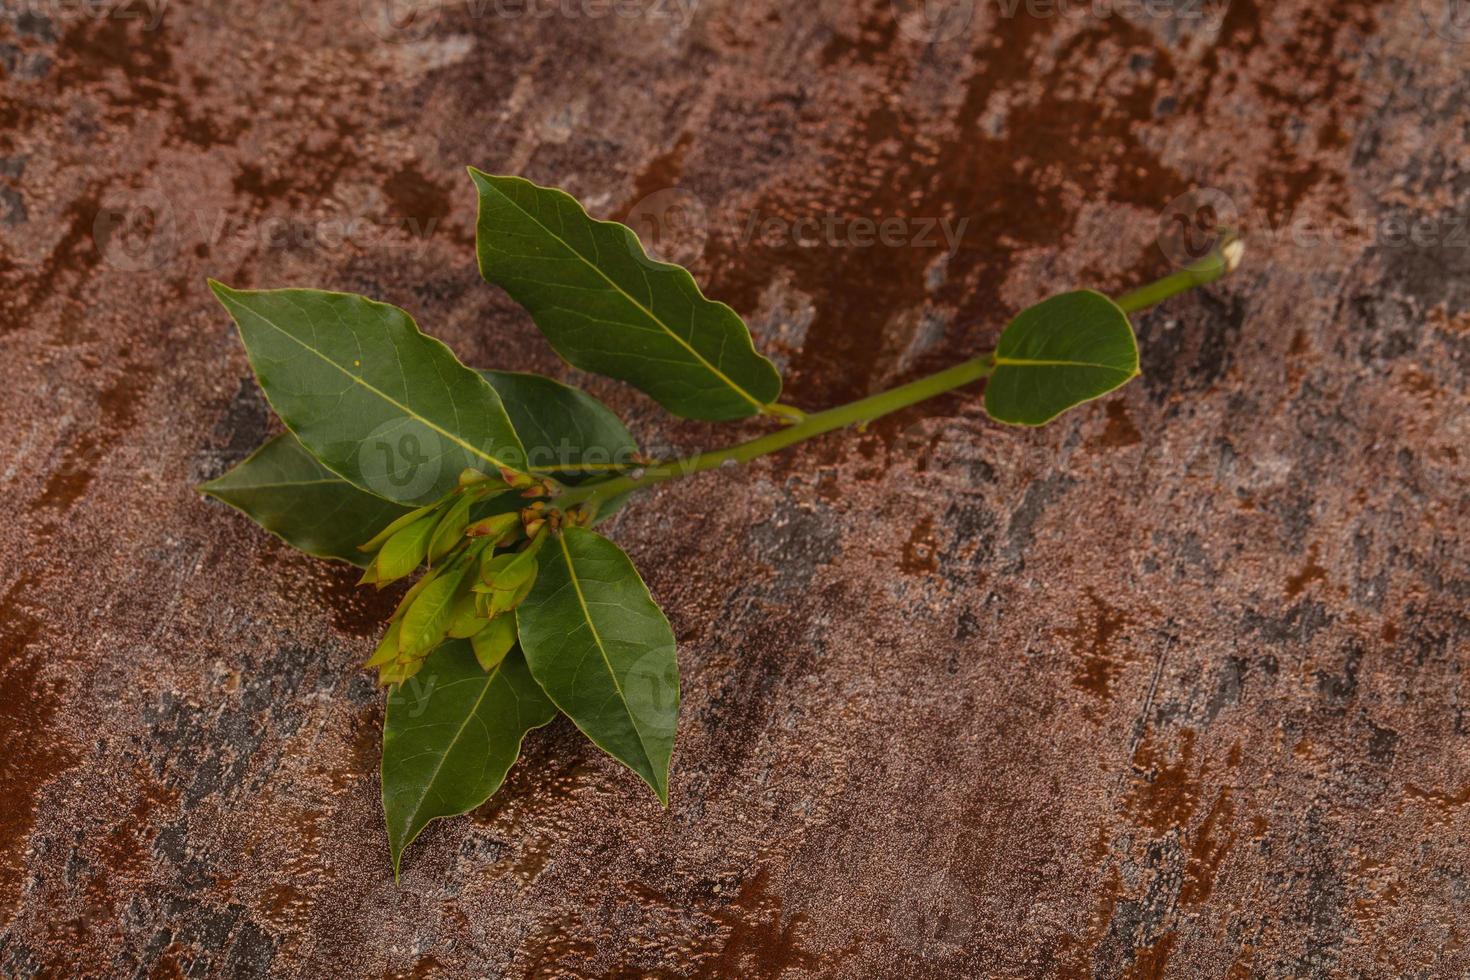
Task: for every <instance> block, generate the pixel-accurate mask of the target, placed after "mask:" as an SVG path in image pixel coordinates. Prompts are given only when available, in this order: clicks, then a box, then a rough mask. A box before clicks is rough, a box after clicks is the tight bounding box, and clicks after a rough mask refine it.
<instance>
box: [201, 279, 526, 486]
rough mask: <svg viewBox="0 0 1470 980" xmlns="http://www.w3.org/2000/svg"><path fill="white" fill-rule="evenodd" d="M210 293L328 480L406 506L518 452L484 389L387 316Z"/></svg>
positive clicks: (398, 318)
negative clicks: (333, 477)
mask: <svg viewBox="0 0 1470 980" xmlns="http://www.w3.org/2000/svg"><path fill="white" fill-rule="evenodd" d="M210 288H212V289H213V290H214V294H215V295H216V296H217V297H219V300H220V302H221V303H223V304H224V306H225V308H226V309H227V310H229V312H230V315H231V316H233V317H234V318H235V322H236V324H237V325H238V326H239V328H240V339H241V340H242V341H244V343H245V351H246V353H247V354H248V355H249V357H250V366H251V367H252V368H254V370H255V376H256V378H257V379H259V381H260V386H261V388H262V389H263V390H264V391H265V395H266V398H267V399H268V400H269V401H270V403H271V407H272V408H274V409H275V410H276V414H278V415H280V417H281V419H282V420H283V421H284V422H285V423H286V427H287V428H289V429H290V430H291V431H292V432H294V433H295V434H296V436H297V438H298V439H300V440H301V444H302V445H303V446H305V447H306V448H307V449H308V450H310V451H311V452H312V453H313V454H314V455H315V456H316V457H317V458H318V459H320V460H321V461H322V463H323V464H325V465H326V466H327V467H328V468H329V469H331V470H333V471H334V472H337V473H340V474H341V475H342V476H344V477H346V478H347V479H349V480H351V481H352V482H353V483H355V484H357V485H358V486H359V487H361V488H363V489H364V490H367V491H370V492H372V493H376V494H378V495H379V496H383V497H387V498H389V499H391V500H396V501H399V502H400V503H406V504H423V503H428V502H429V501H432V500H437V499H439V498H440V497H442V496H443V495H444V494H446V493H448V492H449V491H450V490H452V489H453V488H454V487H455V485H456V484H457V482H458V480H459V474H460V473H461V471H463V470H465V469H467V468H470V467H474V468H476V469H488V470H493V469H495V468H498V467H511V468H512V469H517V470H518V469H520V468H521V467H522V466H523V465H524V461H525V451H524V450H523V449H522V448H521V444H520V440H518V439H517V438H516V434H515V430H514V429H513V428H512V427H511V424H510V419H509V418H507V417H506V414H505V409H504V407H502V405H501V404H500V396H499V395H497V394H496V393H495V389H494V388H492V387H491V386H490V385H489V383H488V382H486V381H485V379H484V378H482V377H480V376H479V375H478V374H476V373H475V372H474V371H471V370H470V369H469V368H467V367H465V366H464V365H463V364H461V363H460V362H459V361H458V360H457V359H456V358H455V356H454V354H453V353H451V352H450V350H449V348H448V347H445V346H444V345H443V344H442V343H440V342H439V341H437V340H435V339H433V338H432V337H428V336H425V335H424V334H422V333H420V332H419V328H418V327H417V326H416V325H415V324H414V322H413V319H412V318H411V317H410V316H409V315H408V314H407V313H405V312H404V311H403V310H400V309H398V308H397V307H396V306H388V305H387V304H385V303H375V302H373V301H372V300H369V299H365V298H364V297H361V296H353V295H349V294H346V293H329V292H323V291H320V290H315V289H268V290H256V291H252V290H236V289H230V288H229V287H227V286H223V285H221V284H220V283H217V282H211V283H210Z"/></svg>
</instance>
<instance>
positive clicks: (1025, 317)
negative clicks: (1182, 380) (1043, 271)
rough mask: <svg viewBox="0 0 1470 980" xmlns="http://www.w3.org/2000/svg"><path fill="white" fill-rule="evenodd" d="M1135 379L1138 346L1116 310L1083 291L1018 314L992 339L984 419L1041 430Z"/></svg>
mask: <svg viewBox="0 0 1470 980" xmlns="http://www.w3.org/2000/svg"><path fill="white" fill-rule="evenodd" d="M1137 376H1138V343H1137V342H1136V341H1135V340H1134V338H1133V328H1132V327H1131V326H1129V324H1128V316H1127V314H1125V313H1124V312H1123V311H1122V310H1121V309H1120V308H1119V307H1118V304H1116V303H1114V302H1113V301H1112V300H1110V299H1108V298H1107V297H1106V296H1104V295H1102V294H1101V293H1095V292H1093V291H1092V290H1090V289H1083V290H1078V291H1077V292H1073V293H1063V294H1062V295H1060V296H1053V297H1052V298H1051V299H1048V300H1045V301H1043V302H1041V303H1038V304H1037V305H1035V306H1033V307H1031V308H1030V309H1028V310H1023V311H1022V312H1021V314H1020V315H1019V316H1017V317H1016V318H1015V319H1014V320H1012V321H1011V324H1010V326H1008V327H1006V329H1005V332H1004V333H1002V334H1001V335H1000V343H999V344H998V345H997V346H996V350H995V373H993V374H992V375H991V376H990V381H989V383H988V384H987V385H986V387H985V411H986V412H987V413H989V415H990V417H991V418H993V419H995V420H996V421H998V422H1008V423H1010V424H1012V425H1044V424H1046V423H1047V422H1050V421H1051V420H1052V419H1054V418H1056V417H1057V416H1058V415H1060V414H1062V413H1063V412H1065V411H1066V410H1067V409H1069V408H1072V407H1073V406H1076V405H1080V404H1082V403H1083V402H1086V401H1091V400H1092V399H1094V398H1098V397H1101V396H1102V395H1106V394H1107V393H1108V392H1110V391H1112V390H1113V389H1115V388H1118V387H1120V386H1122V385H1124V384H1126V383H1127V382H1129V381H1131V380H1132V379H1133V378H1135V377H1137Z"/></svg>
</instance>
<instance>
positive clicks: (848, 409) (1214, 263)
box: [556, 236, 1241, 508]
mask: <svg viewBox="0 0 1470 980" xmlns="http://www.w3.org/2000/svg"><path fill="white" fill-rule="evenodd" d="M1240 257H1241V249H1240V243H1239V241H1238V240H1236V239H1234V238H1231V237H1228V236H1227V237H1226V238H1225V239H1224V240H1223V241H1222V242H1221V244H1220V246H1219V247H1218V248H1217V249H1216V250H1215V251H1214V252H1212V253H1211V254H1210V255H1208V256H1206V257H1205V258H1204V259H1201V260H1200V261H1199V262H1196V263H1194V264H1193V265H1190V266H1187V267H1186V268H1184V269H1181V270H1179V271H1178V272H1176V273H1174V274H1173V275H1169V276H1165V277H1164V278H1162V279H1160V280H1158V281H1157V282H1153V283H1149V284H1148V285H1147V286H1144V287H1142V288H1140V289H1136V290H1134V291H1133V292H1131V293H1127V294H1125V295H1123V296H1122V297H1120V298H1119V299H1118V300H1117V303H1118V305H1119V306H1120V307H1122V308H1123V310H1124V311H1125V312H1127V313H1137V312H1138V311H1140V310H1144V309H1147V308H1148V307H1150V306H1153V305H1155V304H1156V303H1160V302H1163V301H1164V300H1166V299H1168V298H1169V297H1171V296H1175V295H1177V294H1179V293H1182V292H1185V291H1186V290H1189V289H1194V288H1196V287H1198V286H1203V285H1205V284H1206V283H1211V282H1214V281H1215V280H1216V279H1219V278H1220V277H1221V276H1223V275H1225V273H1227V272H1229V271H1231V270H1232V269H1234V268H1235V267H1236V266H1237V265H1238V264H1239V263H1240ZM994 370H995V355H994V353H993V352H987V353H985V354H984V355H982V356H980V357H976V358H973V359H971V360H968V361H964V362H961V363H959V364H956V365H955V366H954V367H950V368H945V369H944V370H943V371H940V372H939V373H937V374H931V375H929V376H928V377H924V378H920V379H919V380H917V381H910V382H909V383H908V384H905V385H899V386H898V387H897V388H891V389H889V390H888V391H884V392H880V393H878V394H876V395H870V396H868V397H867V398H862V399H859V400H858V401H855V402H849V403H848V404H846V405H839V406H837V407H836V408H829V409H827V410H826V411H823V412H814V413H812V414H811V415H804V414H802V413H801V411H800V410H799V409H794V408H791V407H790V406H786V405H774V406H767V411H766V413H765V414H768V415H779V416H781V417H782V418H783V419H786V420H788V421H790V422H791V424H790V425H788V426H787V427H786V428H784V429H781V430H779V431H777V432H771V433H768V434H766V435H763V436H761V437H760V438H758V439H752V440H750V441H749V442H742V443H739V444H737V445H734V446H729V447H726V448H725V449H715V450H711V451H710V452H704V453H697V454H696V455H693V456H686V457H685V458H683V459H676V460H673V461H671V462H667V463H655V464H653V465H651V466H647V467H645V468H643V469H642V470H639V471H635V472H634V473H628V474H625V475H623V476H617V477H612V478H610V479H606V480H598V481H596V482H593V483H584V484H582V485H581V486H579V487H572V488H570V489H568V490H567V491H566V492H564V493H562V494H561V495H560V496H558V497H557V498H556V505H557V506H558V507H562V508H569V507H572V506H574V505H576V504H581V503H587V502H591V503H592V505H593V506H594V507H595V506H596V505H597V504H599V503H601V502H602V501H604V500H608V499H610V498H612V497H616V496H617V495H618V494H622V493H627V492H628V491H630V490H641V489H642V488H644V487H650V486H653V485H654V484H656V483H663V482H665V481H667V480H677V479H679V478H680V477H685V476H690V475H692V474H695V473H703V472H704V471H705V470H712V469H715V468H716V467H719V466H725V465H727V464H728V465H731V466H734V465H738V464H740V463H748V462H750V461H751V460H753V459H755V458H757V457H759V456H765V455H768V454H769V453H774V452H778V451H780V450H782V449H785V448H786V447H788V446H792V445H795V444H796V443H798V442H804V441H805V440H807V439H810V438H812V437H813V436H819V435H821V434H822V433H824V432H831V431H832V430H833V429H841V428H844V427H845V426H849V425H861V424H866V423H868V422H872V421H873V420H874V419H878V418H882V417H883V416H884V415H888V414H890V413H892V412H896V411H898V410H899V409H901V408H907V407H908V406H910V405H914V404H917V403H918V402H921V401H925V400H927V399H930V398H933V397H935V396H937V395H942V394H944V393H945V392H948V391H953V390H954V389H956V388H960V387H963V386H964V385H968V384H973V383H975V382H976V381H979V380H980V379H981V378H986V377H989V376H990V374H991V372H992V371H994Z"/></svg>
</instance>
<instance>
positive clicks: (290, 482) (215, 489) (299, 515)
mask: <svg viewBox="0 0 1470 980" xmlns="http://www.w3.org/2000/svg"><path fill="white" fill-rule="evenodd" d="M199 489H200V490H201V491H203V492H204V493H207V494H209V495H210V496H211V497H214V498H215V499H217V500H222V501H224V502H225V503H227V504H229V505H230V506H231V507H234V508H235V509H237V510H239V511H241V512H243V513H244V514H245V516H247V517H249V518H250V519H251V520H253V521H255V523H257V524H259V525H260V526H261V527H263V528H265V529H266V530H267V531H270V532H271V533H272V534H274V535H276V536H277V537H279V538H281V539H282V540H284V541H285V542H286V543H287V544H289V545H292V546H293V547H296V548H299V549H301V550H302V551H304V552H306V553H307V554H309V555H316V556H317V557H318V558H336V559H339V560H341V561H347V562H351V563H352V564H354V565H357V566H364V565H366V564H368V563H369V562H370V561H371V560H372V559H371V557H370V556H368V555H365V554H363V553H362V552H361V551H359V550H358V549H357V545H358V544H359V543H361V542H362V541H363V540H364V539H366V538H368V537H370V536H371V535H372V534H373V532H375V531H376V530H377V529H378V528H380V527H382V526H383V525H384V524H387V523H388V522H390V521H392V520H394V519H396V518H397V517H399V516H400V515H401V514H403V513H404V512H405V511H406V510H407V508H406V507H404V506H403V505H401V504H396V503H394V502H393V501H391V500H384V499H383V498H382V497H379V496H376V495H374V494H370V493H364V492H363V491H362V490H359V489H358V488H357V487H355V486H353V485H352V484H351V483H348V482H347V481H346V480H344V479H343V478H342V477H340V476H338V475H337V474H336V473H333V472H332V471H331V470H329V469H327V468H326V467H325V466H323V465H322V464H321V463H319V462H318V461H317V459H316V457H315V456H313V455H312V454H311V453H309V452H307V451H306V447H304V446H302V445H301V443H300V442H298V441H297V439H296V437H295V436H293V435H291V434H290V433H289V432H287V433H284V434H282V435H279V436H276V437H275V438H274V439H272V440H271V441H270V442H267V443H266V444H265V445H264V446H261V447H260V448H259V449H257V450H256V451H255V452H254V453H253V454H252V455H251V456H250V458H249V459H247V460H245V461H244V462H243V463H241V464H240V465H238V466H236V467H235V468H234V469H232V470H230V471H229V472H228V473H226V474H225V475H224V476H221V477H220V478H219V479H217V480H211V481H209V482H208V483H206V484H203V485H202V486H201V487H200V488H199Z"/></svg>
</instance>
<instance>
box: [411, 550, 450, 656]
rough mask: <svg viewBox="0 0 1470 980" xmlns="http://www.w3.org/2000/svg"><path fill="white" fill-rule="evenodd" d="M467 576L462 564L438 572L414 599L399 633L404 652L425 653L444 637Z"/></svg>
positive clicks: (413, 654) (412, 654)
mask: <svg viewBox="0 0 1470 980" xmlns="http://www.w3.org/2000/svg"><path fill="white" fill-rule="evenodd" d="M463 580H464V569H463V568H462V567H453V568H450V569H449V570H448V571H445V572H441V573H440V574H439V575H438V576H436V577H435V578H434V580H433V581H432V582H430V583H429V585H428V586H427V587H425V589H424V591H422V592H420V593H419V595H418V598H416V599H414V600H413V605H411V606H409V607H408V611H407V612H405V613H404V614H403V620H402V622H403V629H402V630H401V631H400V632H399V634H398V653H399V655H400V656H402V657H404V658H413V657H421V656H423V655H425V654H427V653H428V652H429V651H430V650H432V649H433V648H434V647H435V646H436V645H437V644H438V643H439V641H440V640H442V639H444V634H445V632H446V631H447V630H448V629H449V616H450V612H451V611H452V609H453V608H454V599H455V596H456V595H457V594H458V592H459V585H460V583H461V582H462V581H463Z"/></svg>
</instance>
